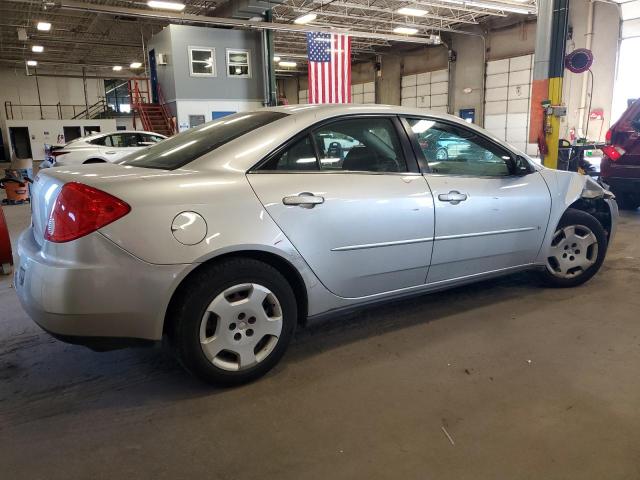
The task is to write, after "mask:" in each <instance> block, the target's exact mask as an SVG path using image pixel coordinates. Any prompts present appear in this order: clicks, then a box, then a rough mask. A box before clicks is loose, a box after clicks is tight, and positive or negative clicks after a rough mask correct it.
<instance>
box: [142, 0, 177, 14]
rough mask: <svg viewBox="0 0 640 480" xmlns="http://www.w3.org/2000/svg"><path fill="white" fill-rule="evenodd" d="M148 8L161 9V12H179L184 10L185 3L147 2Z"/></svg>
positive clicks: (154, 0)
mask: <svg viewBox="0 0 640 480" xmlns="http://www.w3.org/2000/svg"><path fill="white" fill-rule="evenodd" d="M147 6H149V7H151V8H159V9H161V10H176V11H177V12H181V11H182V10H184V3H178V2H163V1H160V0H149V1H148V2H147Z"/></svg>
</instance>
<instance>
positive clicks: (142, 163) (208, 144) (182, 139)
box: [118, 111, 287, 170]
mask: <svg viewBox="0 0 640 480" xmlns="http://www.w3.org/2000/svg"><path fill="white" fill-rule="evenodd" d="M286 116H287V114H286V113H282V112H272V111H256V112H243V113H236V114H234V115H229V116H227V117H224V118H221V119H219V120H215V121H213V122H209V123H205V124H203V125H200V126H198V127H196V128H192V129H190V130H187V131H186V132H182V133H179V134H178V135H176V136H174V137H171V138H168V139H166V140H164V141H162V142H160V143H157V144H155V145H153V146H151V147H148V148H146V149H144V150H141V151H137V152H135V153H132V154H131V155H128V156H126V157H125V158H124V159H122V160H121V161H120V162H118V163H120V164H122V165H132V166H136V167H143V168H159V169H162V170H174V169H176V168H180V167H182V166H184V165H186V164H188V163H190V162H192V161H193V160H195V159H196V158H199V157H201V156H202V155H204V154H205V153H209V152H211V151H213V150H215V149H216V148H218V147H221V146H222V145H224V144H225V143H227V142H230V141H231V140H233V139H235V138H238V137H240V136H242V135H244V134H245V133H248V132H250V131H252V130H255V129H256V128H260V127H263V126H265V125H267V124H269V123H271V122H274V121H276V120H278V119H280V118H282V117H286Z"/></svg>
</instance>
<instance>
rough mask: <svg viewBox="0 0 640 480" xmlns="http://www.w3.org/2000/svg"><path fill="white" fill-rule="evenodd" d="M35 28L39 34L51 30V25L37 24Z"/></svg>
mask: <svg viewBox="0 0 640 480" xmlns="http://www.w3.org/2000/svg"><path fill="white" fill-rule="evenodd" d="M36 28H37V29H38V30H40V31H41V32H48V31H49V30H51V24H50V23H49V22H38V24H37V25H36Z"/></svg>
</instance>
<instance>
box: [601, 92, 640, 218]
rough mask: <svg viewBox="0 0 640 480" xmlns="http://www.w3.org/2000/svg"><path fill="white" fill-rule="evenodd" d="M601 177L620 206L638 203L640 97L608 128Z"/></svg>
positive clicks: (632, 206) (630, 208)
mask: <svg viewBox="0 0 640 480" xmlns="http://www.w3.org/2000/svg"><path fill="white" fill-rule="evenodd" d="M606 140H607V145H606V146H605V147H604V148H603V149H602V153H604V156H603V157H602V163H601V164H600V178H601V179H602V181H603V182H604V183H606V184H607V185H609V187H610V190H611V191H612V192H613V193H614V194H615V196H616V200H617V202H618V205H619V206H620V208H623V209H626V210H635V209H636V208H638V207H639V206H640V99H638V100H636V101H635V102H633V103H632V104H631V105H630V106H629V108H627V110H626V111H625V112H624V114H623V115H622V117H620V120H618V121H617V122H616V123H615V124H613V126H612V127H611V128H610V129H609V131H608V132H607V137H606Z"/></svg>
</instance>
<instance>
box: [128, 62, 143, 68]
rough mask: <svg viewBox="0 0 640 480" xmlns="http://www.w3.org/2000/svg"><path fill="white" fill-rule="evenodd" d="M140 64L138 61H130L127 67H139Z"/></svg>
mask: <svg viewBox="0 0 640 480" xmlns="http://www.w3.org/2000/svg"><path fill="white" fill-rule="evenodd" d="M141 66H142V64H141V63H140V62H132V63H131V65H129V68H140V67H141Z"/></svg>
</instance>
